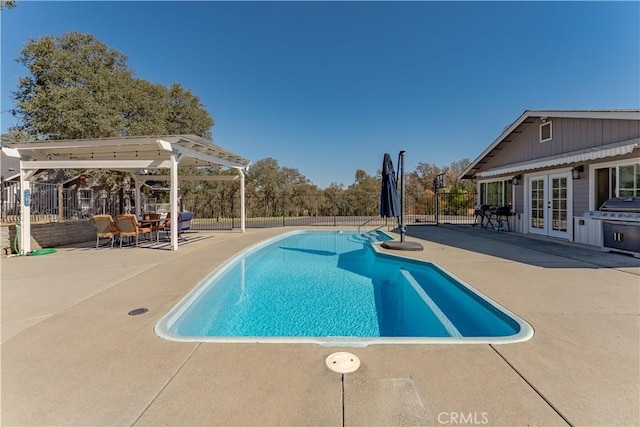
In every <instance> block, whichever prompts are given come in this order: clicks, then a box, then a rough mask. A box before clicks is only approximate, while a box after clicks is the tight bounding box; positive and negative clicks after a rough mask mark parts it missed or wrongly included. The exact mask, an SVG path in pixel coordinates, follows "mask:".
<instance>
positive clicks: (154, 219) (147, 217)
mask: <svg viewBox="0 0 640 427" xmlns="http://www.w3.org/2000/svg"><path fill="white" fill-rule="evenodd" d="M160 217H161V215H160V214H159V213H156V212H148V213H146V214H144V215H143V216H142V218H143V219H142V221H141V222H140V225H141V226H142V227H149V228H151V238H152V239H153V233H154V232H155V233H156V236H157V240H160V230H161V229H162V226H163V224H161V222H162V220H161V219H160Z"/></svg>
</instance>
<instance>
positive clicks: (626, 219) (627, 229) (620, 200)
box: [583, 197, 640, 258]
mask: <svg viewBox="0 0 640 427" xmlns="http://www.w3.org/2000/svg"><path fill="white" fill-rule="evenodd" d="M583 216H584V217H588V218H593V219H599V220H602V247H601V248H602V250H603V251H604V252H611V251H616V252H622V253H627V254H630V255H633V256H635V257H636V258H640V197H614V198H612V199H609V200H607V201H606V202H604V203H603V204H602V206H600V209H599V210H597V211H587V212H585V213H584V214H583Z"/></svg>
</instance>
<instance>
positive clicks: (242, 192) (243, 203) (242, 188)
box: [238, 169, 246, 233]
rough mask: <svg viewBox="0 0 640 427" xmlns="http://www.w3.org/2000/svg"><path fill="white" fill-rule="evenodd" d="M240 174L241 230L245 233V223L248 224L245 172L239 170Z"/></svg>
mask: <svg viewBox="0 0 640 427" xmlns="http://www.w3.org/2000/svg"><path fill="white" fill-rule="evenodd" d="M238 172H240V230H241V231H242V232H243V233H244V231H245V225H246V224H245V222H246V212H245V201H244V170H243V169H238Z"/></svg>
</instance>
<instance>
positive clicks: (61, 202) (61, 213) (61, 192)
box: [58, 184, 64, 221]
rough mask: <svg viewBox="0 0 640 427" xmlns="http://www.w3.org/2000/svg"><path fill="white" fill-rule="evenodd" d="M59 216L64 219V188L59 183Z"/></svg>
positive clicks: (61, 219)
mask: <svg viewBox="0 0 640 427" xmlns="http://www.w3.org/2000/svg"><path fill="white" fill-rule="evenodd" d="M58 218H60V221H64V189H63V187H62V184H58Z"/></svg>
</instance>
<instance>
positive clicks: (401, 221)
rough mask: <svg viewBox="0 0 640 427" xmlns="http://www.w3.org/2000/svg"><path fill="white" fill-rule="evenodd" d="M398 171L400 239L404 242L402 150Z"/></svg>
mask: <svg viewBox="0 0 640 427" xmlns="http://www.w3.org/2000/svg"><path fill="white" fill-rule="evenodd" d="M398 157H399V161H398V163H399V165H398V172H399V173H400V241H401V242H404V233H405V227H404V150H402V151H400V154H399V155H398Z"/></svg>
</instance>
